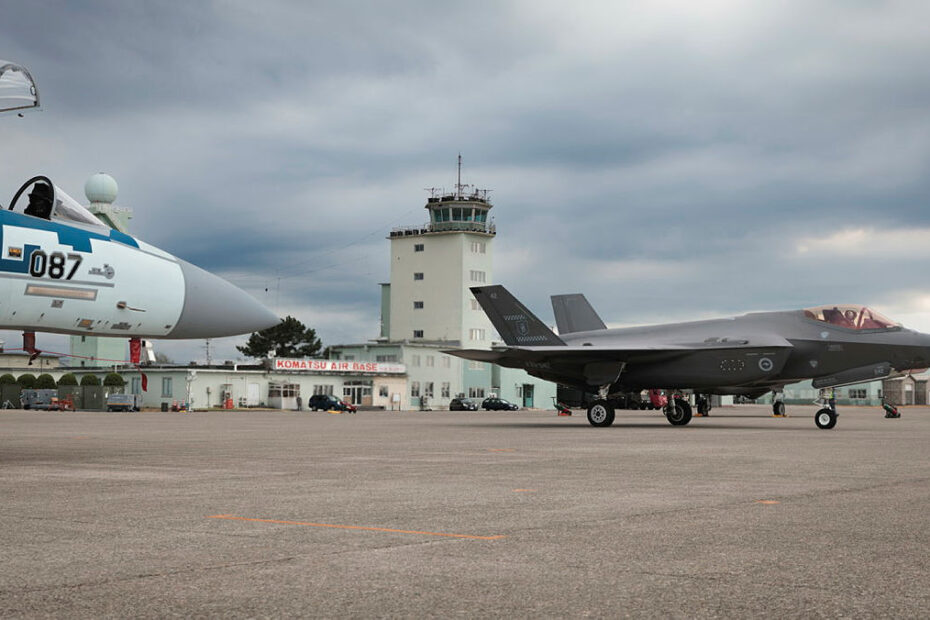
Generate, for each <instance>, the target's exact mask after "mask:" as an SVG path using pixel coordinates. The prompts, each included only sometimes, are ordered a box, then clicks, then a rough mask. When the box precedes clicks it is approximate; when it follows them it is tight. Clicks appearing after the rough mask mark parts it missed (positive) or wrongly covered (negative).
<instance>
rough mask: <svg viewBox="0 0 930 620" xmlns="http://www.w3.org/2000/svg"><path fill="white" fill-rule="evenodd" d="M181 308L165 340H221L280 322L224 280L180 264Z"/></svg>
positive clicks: (199, 269) (246, 294)
mask: <svg viewBox="0 0 930 620" xmlns="http://www.w3.org/2000/svg"><path fill="white" fill-rule="evenodd" d="M178 263H180V265H181V272H182V273H183V274H184V306H183V309H182V310H181V316H180V318H178V322H177V325H175V327H174V329H172V330H171V332H170V333H169V334H168V338H179V339H183V338H222V337H224V336H237V335H239V334H248V333H250V332H255V331H259V330H262V329H266V328H268V327H273V326H275V325H277V324H278V323H280V322H281V319H280V318H279V317H278V316H276V315H275V314H274V313H273V312H271V310H269V309H268V308H266V307H265V306H263V305H262V304H260V303H259V302H257V301H256V300H255V299H254V298H252V296H250V295H249V294H248V293H246V292H245V291H242V290H240V289H238V288H236V287H235V286H233V285H232V284H230V283H229V282H227V281H226V280H223V279H222V278H218V277H217V276H215V275H213V274H211V273H208V272H206V271H204V270H203V269H201V268H200V267H196V266H194V265H191V264H190V263H187V262H185V261H183V260H179V261H178Z"/></svg>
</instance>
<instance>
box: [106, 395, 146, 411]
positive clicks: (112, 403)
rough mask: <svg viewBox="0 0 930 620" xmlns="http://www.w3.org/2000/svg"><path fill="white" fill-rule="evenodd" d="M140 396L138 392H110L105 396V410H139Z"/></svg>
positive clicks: (140, 405)
mask: <svg viewBox="0 0 930 620" xmlns="http://www.w3.org/2000/svg"><path fill="white" fill-rule="evenodd" d="M141 408H142V396H141V395H139V394H110V395H109V396H107V411H139V410H140V409H141Z"/></svg>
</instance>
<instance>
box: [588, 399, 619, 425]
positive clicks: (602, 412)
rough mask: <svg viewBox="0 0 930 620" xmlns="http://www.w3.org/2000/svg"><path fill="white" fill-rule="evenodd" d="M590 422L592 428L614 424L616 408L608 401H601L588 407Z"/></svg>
mask: <svg viewBox="0 0 930 620" xmlns="http://www.w3.org/2000/svg"><path fill="white" fill-rule="evenodd" d="M588 422H590V423H591V426H610V425H611V424H613V423H614V408H613V406H612V405H611V404H610V403H608V402H607V401H606V400H603V399H600V400H596V401H594V402H593V403H591V406H590V407H588Z"/></svg>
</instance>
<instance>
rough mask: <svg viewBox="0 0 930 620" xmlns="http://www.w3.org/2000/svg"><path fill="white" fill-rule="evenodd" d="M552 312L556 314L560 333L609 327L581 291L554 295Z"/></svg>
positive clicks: (556, 322)
mask: <svg viewBox="0 0 930 620" xmlns="http://www.w3.org/2000/svg"><path fill="white" fill-rule="evenodd" d="M552 313H553V314H554V315H555V324H556V326H558V328H559V333H560V334H574V333H576V332H593V331H596V330H600V329H607V326H606V325H604V321H602V320H601V317H599V316H598V315H597V312H595V311H594V308H593V307H592V306H591V304H590V303H589V302H588V299H587V298H586V297H585V296H584V295H582V294H581V293H572V294H571V295H553V296H552Z"/></svg>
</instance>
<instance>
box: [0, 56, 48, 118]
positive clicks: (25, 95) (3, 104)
mask: <svg viewBox="0 0 930 620" xmlns="http://www.w3.org/2000/svg"><path fill="white" fill-rule="evenodd" d="M38 107H39V89H37V88H36V83H35V80H33V79H32V75H30V73H29V71H28V70H27V69H26V67H23V66H20V65H17V64H16V63H12V62H7V61H6V60H0V112H13V111H17V110H19V111H22V110H31V109H34V108H38Z"/></svg>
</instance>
